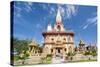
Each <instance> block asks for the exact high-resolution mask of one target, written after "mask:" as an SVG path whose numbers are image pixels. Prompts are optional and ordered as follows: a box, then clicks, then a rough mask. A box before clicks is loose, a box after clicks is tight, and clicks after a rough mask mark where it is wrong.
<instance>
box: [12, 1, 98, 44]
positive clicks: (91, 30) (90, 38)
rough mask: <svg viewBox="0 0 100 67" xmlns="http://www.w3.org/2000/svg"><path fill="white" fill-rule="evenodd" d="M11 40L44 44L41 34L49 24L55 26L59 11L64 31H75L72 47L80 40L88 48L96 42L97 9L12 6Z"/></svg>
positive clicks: (41, 4) (66, 5)
mask: <svg viewBox="0 0 100 67" xmlns="http://www.w3.org/2000/svg"><path fill="white" fill-rule="evenodd" d="M13 8H14V11H13V12H12V13H13V17H14V21H13V25H14V26H13V27H14V28H13V30H14V31H13V32H14V33H13V36H14V37H15V38H19V39H35V40H36V42H38V43H40V44H41V43H43V36H42V32H43V31H45V30H46V28H47V25H48V23H51V24H52V26H53V25H54V24H55V20H56V19H55V18H56V14H57V10H58V8H59V9H60V12H61V16H62V23H63V24H64V27H65V29H66V30H67V29H71V30H73V31H74V34H75V36H74V43H75V45H77V44H78V43H79V40H80V39H82V40H83V41H84V42H85V43H86V44H87V45H88V44H89V43H93V44H95V43H96V41H97V7H96V6H83V5H69V4H51V3H36V2H20V1H17V2H14V5H13Z"/></svg>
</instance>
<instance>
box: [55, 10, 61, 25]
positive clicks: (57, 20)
mask: <svg viewBox="0 0 100 67" xmlns="http://www.w3.org/2000/svg"><path fill="white" fill-rule="evenodd" d="M61 22H62V18H61V15H60V10H59V9H58V11H57V16H56V23H61Z"/></svg>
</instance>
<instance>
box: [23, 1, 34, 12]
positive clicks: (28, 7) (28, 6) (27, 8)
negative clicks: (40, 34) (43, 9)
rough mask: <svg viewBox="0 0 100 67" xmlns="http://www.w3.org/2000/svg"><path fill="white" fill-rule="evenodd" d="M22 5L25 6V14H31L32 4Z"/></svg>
mask: <svg viewBox="0 0 100 67" xmlns="http://www.w3.org/2000/svg"><path fill="white" fill-rule="evenodd" d="M24 5H25V7H24V9H25V10H26V11H27V12H31V11H32V2H26V3H24Z"/></svg>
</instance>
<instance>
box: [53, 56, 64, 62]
mask: <svg viewBox="0 0 100 67" xmlns="http://www.w3.org/2000/svg"><path fill="white" fill-rule="evenodd" d="M52 63H64V59H62V58H60V57H56V58H52Z"/></svg>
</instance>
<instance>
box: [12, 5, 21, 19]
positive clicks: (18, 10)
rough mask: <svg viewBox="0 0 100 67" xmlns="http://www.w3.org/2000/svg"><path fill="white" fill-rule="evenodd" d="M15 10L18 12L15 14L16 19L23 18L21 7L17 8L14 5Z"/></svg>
mask: <svg viewBox="0 0 100 67" xmlns="http://www.w3.org/2000/svg"><path fill="white" fill-rule="evenodd" d="M14 9H15V10H16V12H14V15H15V16H16V17H19V18H20V17H21V14H20V13H21V11H22V9H21V8H20V7H18V6H16V5H14Z"/></svg>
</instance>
